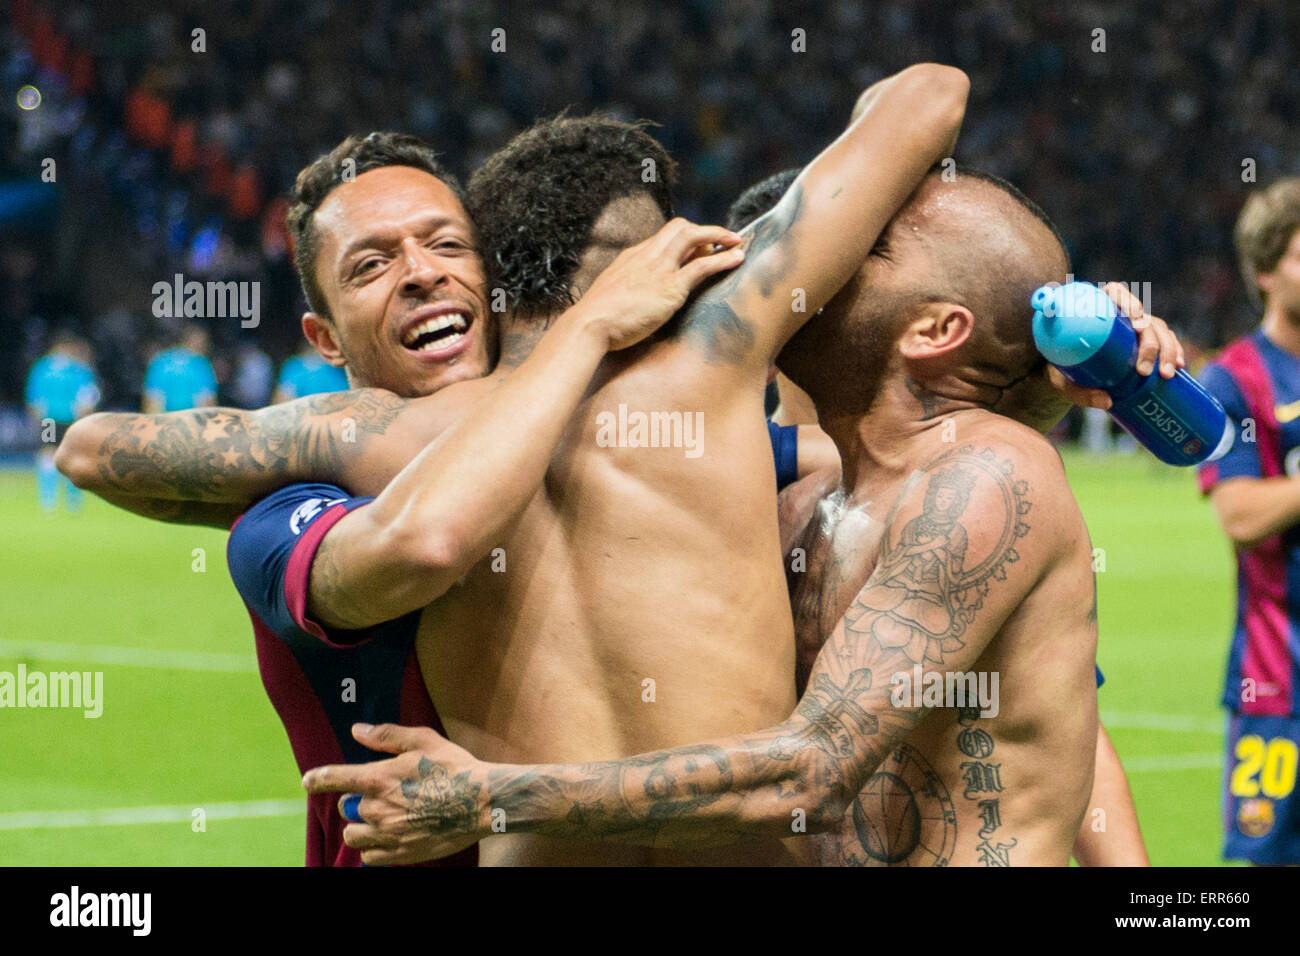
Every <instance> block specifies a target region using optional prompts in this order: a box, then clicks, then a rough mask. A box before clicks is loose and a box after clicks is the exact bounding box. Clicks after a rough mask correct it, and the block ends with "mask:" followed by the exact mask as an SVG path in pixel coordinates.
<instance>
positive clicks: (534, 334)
mask: <svg viewBox="0 0 1300 956" xmlns="http://www.w3.org/2000/svg"><path fill="white" fill-rule="evenodd" d="M554 318H555V316H533V317H530V318H526V319H525V318H518V317H516V316H510V317H509V318H508V319H506V320H505V322H503V323H502V326H501V355H500V357H499V358H498V359H497V368H498V369H511V368H518V367H519V366H520V365H521V364H522V363H523V361H524V359H526V358H528V356H530V355H532V354H533V349H535V348H537V343H538V342H540V341H541V340H542V336H543V335H545V334H546V329H547V328H548V327H549V326H550V324H551V322H552V321H553V320H554Z"/></svg>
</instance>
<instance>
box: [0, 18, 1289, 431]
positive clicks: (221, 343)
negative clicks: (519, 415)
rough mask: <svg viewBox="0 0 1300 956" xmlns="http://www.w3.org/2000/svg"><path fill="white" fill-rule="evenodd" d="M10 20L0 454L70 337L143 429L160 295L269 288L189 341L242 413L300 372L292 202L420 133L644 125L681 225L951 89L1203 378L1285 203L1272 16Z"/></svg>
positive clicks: (1285, 76)
mask: <svg viewBox="0 0 1300 956" xmlns="http://www.w3.org/2000/svg"><path fill="white" fill-rule="evenodd" d="M5 2H7V6H8V10H7V14H8V15H7V17H5V18H4V21H3V23H0V68H2V69H3V75H4V80H5V83H4V89H5V91H6V94H7V98H8V100H7V104H6V107H5V109H4V111H3V122H4V127H5V128H4V134H3V148H2V151H0V335H2V336H3V337H4V341H5V342H6V346H5V348H4V349H3V350H0V404H3V403H9V404H10V406H11V408H12V412H13V415H12V416H11V418H10V419H9V421H10V423H11V425H10V426H5V425H4V424H3V423H0V445H3V444H5V436H6V435H10V433H11V432H12V430H13V428H15V427H17V426H16V425H13V424H12V423H13V422H16V421H17V420H18V419H19V418H20V417H21V414H22V413H21V401H22V390H23V380H24V377H25V375H26V372H27V369H28V368H29V367H30V366H31V364H32V362H33V361H34V360H35V359H36V358H37V357H38V356H39V355H40V354H41V353H42V352H43V351H44V349H45V348H46V347H47V346H48V344H49V342H50V341H51V339H52V338H53V336H54V335H55V333H56V331H57V330H58V329H60V328H64V327H70V328H74V329H77V330H80V331H81V332H82V333H83V334H84V335H86V336H87V337H89V339H90V340H91V342H92V345H93V349H94V356H95V359H94V360H95V365H96V368H97V371H98V373H99V376H100V380H101V387H102V392H103V403H102V404H101V406H100V407H106V408H111V407H139V403H140V398H141V392H142V387H143V382H144V374H145V366H146V364H147V362H148V359H149V357H150V355H151V354H152V353H153V352H154V351H157V350H159V349H162V348H165V347H167V346H168V345H171V344H172V343H173V341H174V340H175V339H176V338H177V337H178V336H180V335H181V334H182V329H180V328H179V327H178V323H176V322H175V321H174V320H169V319H159V318H157V317H155V316H154V314H153V311H152V310H151V303H152V300H153V296H152V293H151V291H150V290H151V289H152V287H153V285H154V283H156V282H159V281H165V282H170V281H171V280H172V277H173V275H175V274H177V273H183V274H184V276H185V278H186V279H199V280H200V281H202V280H204V279H208V278H213V279H220V280H223V281H224V280H248V281H257V282H260V283H261V286H260V289H261V295H260V303H261V324H260V325H259V326H258V327H256V328H243V327H241V322H240V321H239V319H238V318H228V319H210V320H208V330H207V331H208V333H209V335H210V338H211V342H212V349H213V355H212V358H213V365H214V368H215V371H216V378H217V381H218V384H219V390H220V391H219V399H220V400H221V401H222V402H229V403H231V404H248V403H250V402H256V401H257V396H258V394H259V389H260V386H259V387H258V388H252V389H249V388H248V386H247V381H246V379H247V376H248V375H249V374H252V373H250V372H249V371H248V368H247V367H246V366H248V363H252V365H253V366H255V367H256V368H257V369H265V368H266V367H267V366H268V364H269V363H268V359H269V360H272V361H274V362H277V363H278V362H279V361H281V360H283V359H284V358H285V357H286V356H288V355H290V354H291V353H292V352H294V351H296V350H297V349H298V348H299V346H300V333H299V331H298V315H299V313H300V311H301V309H302V304H301V299H300V294H299V291H298V288H297V283H296V280H295V279H294V276H293V271H292V267H291V262H290V254H289V248H288V237H287V234H286V231H285V227H284V213H285V208H286V207H285V202H284V198H283V196H284V194H285V191H286V190H287V188H288V187H289V185H290V184H291V183H292V181H293V177H294V175H295V173H296V172H297V170H298V169H299V168H300V167H301V166H302V165H304V164H305V163H306V162H308V161H309V160H310V159H312V158H314V157H315V156H316V155H318V154H319V153H321V152H324V151H326V150H328V149H329V148H330V147H332V146H333V145H335V144H336V143H337V142H338V140H340V139H341V138H342V137H343V136H344V135H346V134H348V133H351V132H358V131H362V132H364V131H367V130H370V129H380V128H391V129H399V130H402V131H406V132H411V133H415V134H418V135H420V136H422V137H425V138H427V139H428V140H429V141H430V142H432V143H433V144H434V145H435V146H436V147H437V148H438V149H439V150H440V151H442V152H443V154H444V157H445V158H446V160H447V161H448V162H449V164H450V165H451V167H452V168H453V169H455V170H457V171H458V172H459V173H461V174H462V175H466V174H468V172H469V171H471V170H472V169H473V168H474V167H475V166H476V165H477V164H478V163H479V162H480V161H481V160H482V159H484V158H485V157H486V156H487V155H488V154H489V153H490V152H491V151H493V150H494V149H496V148H497V147H499V146H501V145H503V144H504V143H505V141H506V140H507V139H508V138H509V137H510V136H512V135H513V134H514V133H516V132H518V131H519V130H521V129H523V128H524V127H526V126H527V125H528V124H529V123H530V122H532V121H533V120H534V119H535V118H537V117H540V116H543V115H548V114H551V113H554V112H556V111H558V110H560V109H562V108H565V107H570V108H571V109H572V110H574V111H575V112H585V111H588V110H591V109H594V108H605V109H608V110H610V111H611V112H613V113H614V114H616V115H618V116H619V117H621V118H629V119H630V118H635V117H646V118H649V119H651V120H654V121H655V122H657V123H659V124H661V125H660V127H659V129H658V130H657V131H656V135H657V136H658V137H659V138H660V139H661V140H662V141H663V142H664V144H665V145H666V146H667V147H668V149H669V151H670V152H672V153H673V154H674V155H675V156H676V157H677V158H678V159H679V160H680V161H681V163H682V165H683V174H682V177H681V178H682V181H681V183H680V184H679V187H678V190H677V194H678V197H679V212H680V213H681V214H683V215H685V216H687V217H689V218H692V219H696V220H697V221H720V220H721V219H722V217H723V214H724V211H725V209H726V206H727V205H728V203H729V202H730V201H731V200H732V199H733V198H734V197H735V196H736V195H737V194H738V193H739V192H740V191H741V190H742V189H743V188H744V187H745V186H747V185H749V184H750V183H752V182H754V181H755V180H757V179H759V178H761V177H763V176H766V175H768V174H769V173H771V172H774V171H776V170H778V169H781V168H784V167H787V166H791V165H796V164H800V163H803V162H805V161H807V160H808V159H810V158H811V157H812V156H813V155H815V153H816V152H817V150H818V148H819V146H820V145H822V144H824V143H826V142H827V141H829V140H830V139H831V138H833V137H834V136H835V135H836V133H837V132H838V130H839V129H840V128H841V127H842V125H843V124H844V122H845V121H846V119H847V117H848V115H849V112H850V109H851V108H852V105H853V102H854V99H855V98H856V96H857V94H858V93H859V92H860V91H861V90H862V88H863V87H865V86H867V85H868V84H870V83H871V82H873V81H874V80H876V79H879V78H881V77H883V76H885V75H887V74H889V73H891V72H893V71H895V70H898V69H900V68H902V67H903V66H905V65H907V64H908V63H910V62H915V61H919V60H938V61H941V62H948V63H953V64H955V65H957V66H960V67H961V68H963V69H964V70H966V71H967V72H968V73H969V74H970V76H971V79H972V84H973V85H972V95H971V103H970V107H969V109H968V111H967V121H966V125H965V128H964V130H963V135H962V139H961V142H960V144H959V147H958V151H957V158H958V159H959V160H960V161H962V162H964V163H968V164H971V165H974V166H978V167H981V168H984V169H987V170H989V171H991V172H995V173H998V174H1000V175H1002V176H1005V177H1007V178H1008V179H1010V180H1011V181H1013V182H1015V183H1016V184H1017V185H1019V186H1021V187H1022V188H1023V189H1024V190H1025V191H1026V192H1027V193H1028V194H1029V196H1030V197H1032V198H1033V199H1035V200H1037V201H1038V202H1039V203H1040V204H1042V205H1043V206H1044V207H1045V208H1046V209H1047V211H1048V212H1049V214H1050V215H1051V216H1052V217H1053V218H1054V219H1055V220H1056V222H1057V224H1058V226H1059V227H1060V229H1061V231H1062V233H1063V234H1064V235H1065V236H1066V238H1067V240H1068V242H1069V244H1070V247H1071V251H1072V255H1073V259H1074V267H1075V273H1076V275H1077V276H1078V277H1079V278H1083V279H1087V280H1091V281H1103V280H1117V281H1123V282H1133V283H1136V282H1150V283H1151V290H1152V297H1151V303H1150V305H1151V308H1152V310H1153V311H1155V312H1156V313H1158V314H1160V315H1163V316H1165V317H1166V318H1167V319H1169V320H1170V322H1171V324H1173V325H1174V326H1175V327H1176V328H1177V330H1178V331H1179V333H1180V334H1181V335H1182V336H1183V337H1184V338H1185V340H1187V341H1188V342H1192V343H1198V344H1200V345H1201V346H1203V347H1207V348H1213V347H1215V346H1216V345H1218V344H1220V343H1222V342H1224V341H1226V340H1227V339H1228V338H1229V337H1231V336H1233V335H1236V334H1239V333H1240V332H1242V331H1243V330H1245V329H1246V328H1247V327H1249V326H1250V325H1251V324H1252V323H1253V321H1255V318H1254V313H1253V312H1252V311H1251V309H1250V307H1249V305H1248V303H1247V300H1246V297H1245V290H1244V287H1243V285H1242V283H1241V282H1240V280H1239V278H1238V276H1237V273H1236V268H1235V264H1234V259H1233V255H1232V247H1231V227H1232V222H1233V219H1234V217H1235V216H1236V213H1237V211H1238V210H1239V208H1240V206H1241V203H1242V201H1243V199H1244V196H1245V194H1246V192H1247V191H1248V190H1250V189H1251V188H1253V187H1254V186H1255V185H1256V182H1255V180H1257V181H1258V182H1259V183H1267V182H1269V181H1271V180H1272V179H1274V178H1277V177H1278V176H1281V175H1287V174H1296V173H1300V148H1297V147H1300V127H1297V126H1296V125H1295V124H1294V123H1291V122H1288V119H1289V118H1293V117H1295V116H1297V115H1300V72H1296V71H1294V70H1288V69H1287V68H1286V65H1287V64H1288V62H1289V61H1290V59H1291V58H1292V57H1293V55H1294V51H1295V49H1296V48H1297V46H1300V5H1297V4H1292V3H1268V2H1264V0H1159V2H1151V3H1146V4H1141V5H1132V4H1122V3H1112V2H1100V0H1097V2H1080V3H1074V4H1052V5H1051V8H1050V9H1049V8H1047V7H1046V6H1038V7H1036V6H1034V5H1030V4H1010V3H1005V2H999V0H979V2H975V3H970V4H963V5H961V9H957V8H956V6H955V5H953V4H951V3H949V2H947V0H883V2H879V3H871V4H865V3H862V2H861V0H832V2H827V3H821V4H816V5H810V6H809V7H808V8H807V9H800V8H798V7H797V5H793V4H787V3H782V2H779V0H684V2H680V3H676V4H592V3H590V2H575V0H570V2H561V3H558V4H555V5H553V6H552V7H551V9H550V12H548V13H544V14H539V13H537V12H536V11H533V10H528V11H527V12H524V10H523V9H521V8H520V6H519V5H516V4H511V3H508V2H496V0H493V2H471V0H441V2H438V3H427V4H406V3H400V2H395V0H392V2H389V0H378V2H362V3H349V2H344V0H308V2H283V0H281V2H272V0H233V2H219V3H214V2H211V0H170V2H169V3H167V4H166V5H165V7H164V6H163V5H161V4H158V3H157V2H156V0H148V2H144V0H115V2H113V3H89V2H68V0H59V2H53V0H5ZM497 30H503V31H504V34H500V33H495V34H494V31H497ZM1099 30H1100V31H1104V33H1098V32H1097V31H1099ZM196 31H200V32H196ZM794 31H803V32H802V34H797V33H794ZM801 41H802V45H803V49H802V51H800V52H795V51H794V50H793V49H792V44H794V45H798V44H800V42H801ZM502 43H504V50H502V49H500V47H501V45H502ZM494 46H495V47H496V49H494ZM25 85H30V86H32V87H34V88H35V90H36V91H38V92H39V95H40V103H39V105H38V106H36V107H35V108H30V107H31V105H32V102H33V98H34V95H33V93H32V92H31V91H25V92H24V93H23V94H19V95H16V93H17V91H19V90H20V88H22V87H24V86H25ZM47 160H53V166H52V169H53V170H54V171H55V172H54V182H52V183H50V182H45V181H43V180H42V172H43V171H44V170H45V169H46V168H47V167H48V163H47V162H46V161H47ZM1248 160H1249V161H1250V162H1247V161H1248ZM1252 170H1253V173H1254V177H1253V178H1251V177H1250V176H1249V172H1250V171H1252ZM521 185H524V186H526V184H521ZM241 374H242V375H244V376H245V384H244V385H243V386H240V385H239V384H238V383H239V382H240V380H241V379H240V376H241ZM259 375H261V376H263V377H265V376H264V375H263V373H261V372H256V373H255V374H254V378H255V379H256V378H257V376H259ZM261 390H262V391H265V392H266V393H267V395H269V390H270V385H269V384H267V385H266V387H265V389H261ZM10 437H12V436H10Z"/></svg>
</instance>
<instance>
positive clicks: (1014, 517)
mask: <svg viewBox="0 0 1300 956" xmlns="http://www.w3.org/2000/svg"><path fill="white" fill-rule="evenodd" d="M943 488H946V489H948V491H949V492H951V494H946V495H940V494H938V493H937V492H938V491H939V490H940V489H943ZM963 494H964V495H965V499H964V500H963ZM940 498H942V499H943V500H945V501H949V502H950V503H949V504H948V505H947V506H944V507H945V508H946V510H943V511H936V508H940V505H939V504H938V503H937V502H938V501H939V499H940ZM1062 502H1068V503H1070V506H1072V502H1073V499H1072V497H1070V495H1069V493H1068V488H1067V486H1066V484H1065V475H1064V472H1063V471H1062V469H1061V465H1060V461H1059V459H1058V458H1057V457H1056V455H1055V454H1054V453H1053V452H1052V451H1051V450H1050V448H1048V447H1047V446H1046V445H1044V446H1043V447H1042V448H1038V447H1034V448H1031V449H1020V448H1014V447H1009V446H999V447H995V448H985V449H980V450H976V449H972V448H962V449H959V450H954V451H952V452H949V453H947V454H945V455H943V456H942V457H940V458H939V459H937V460H936V461H934V462H933V463H931V464H930V465H929V466H928V467H927V468H926V469H925V470H924V472H923V473H922V474H920V475H919V476H918V477H917V478H915V479H913V480H912V481H911V482H909V484H908V486H907V487H906V488H905V489H904V491H903V492H902V494H901V495H900V496H899V499H898V501H897V502H896V503H895V506H894V510H893V514H892V515H891V517H890V519H889V521H888V525H889V530H888V533H887V536H886V539H885V543H884V544H883V545H882V560H881V561H880V564H879V566H878V569H877V571H876V573H874V574H873V575H872V577H871V579H870V580H869V581H868V582H867V584H866V585H865V586H864V587H863V589H862V591H861V592H860V593H859V594H858V596H857V598H856V600H855V601H854V603H853V605H852V607H850V608H849V610H848V612H847V613H846V614H845V615H844V617H843V618H842V619H841V620H840V621H839V623H838V624H837V625H836V626H835V629H834V631H833V633H832V634H831V637H830V639H829V640H828V641H827V643H826V645H825V646H824V647H823V649H822V651H821V654H820V655H819V656H818V657H817V660H816V662H815V664H814V667H813V672H812V678H811V680H810V682H809V688H808V690H807V692H806V693H805V694H804V696H803V698H802V699H801V700H800V702H799V705H798V708H797V710H796V712H795V713H794V714H793V715H792V716H791V717H790V718H789V719H788V720H787V721H785V722H784V723H783V724H780V725H778V726H776V727H772V728H769V729H767V730H764V731H759V732H756V733H752V734H745V735H738V736H735V737H730V738H726V739H723V740H718V741H713V742H709V743H704V744H698V745H692V746H685V747H676V748H673V749H670V750H663V751H659V752H656V753H650V754H643V755H641V756H637V757H631V758H627V759H624V760H616V761H604V762H600V763H589V764H555V765H537V766H505V765H492V764H485V763H481V762H479V761H476V760H475V759H474V758H473V757H471V756H470V755H469V754H468V753H467V752H466V751H464V750H462V749H461V748H459V747H455V746H454V745H452V744H450V743H448V742H446V741H444V740H443V739H442V738H441V737H439V736H438V735H437V734H435V733H434V732H433V731H431V730H427V729H425V730H411V729H406V728H395V727H391V726H385V727H381V728H372V729H362V730H359V731H358V733H357V736H358V739H359V740H361V741H362V742H363V743H365V744H366V745H367V746H370V747H372V748H373V749H380V750H388V751H390V752H399V753H400V755H399V756H397V757H395V758H392V759H391V760H387V761H382V762H378V763H370V764H364V765H361V766H331V767H323V768H317V769H316V770H312V771H310V772H309V773H308V774H307V775H306V776H305V777H304V786H305V787H307V789H308V790H310V791H312V792H320V791H341V792H347V791H358V792H360V793H362V794H363V799H362V801H361V804H360V813H361V816H362V818H363V819H364V820H365V821H366V823H365V824H354V825H352V826H349V827H348V831H347V832H346V833H345V837H346V838H347V839H348V842H349V844H350V845H353V846H357V847H360V848H361V849H363V850H364V851H366V852H365V853H364V854H363V857H364V859H365V860H366V861H367V862H370V863H392V862H410V861H411V860H413V859H421V858H428V857H430V856H443V855H446V854H448V853H451V852H454V851H456V850H458V849H461V848H463V847H464V846H466V845H468V844H469V843H472V842H474V841H475V840H477V839H480V838H482V837H484V836H490V835H491V834H492V833H493V832H501V827H502V826H504V827H505V831H506V832H514V833H519V832H530V833H540V834H545V835H548V836H567V837H575V838H580V839H588V840H591V839H597V840H610V841H616V842H627V843H636V844H643V845H650V846H657V847H666V848H691V847H696V848H698V847H709V846H721V845H725V844H730V843H733V842H736V841H738V840H741V839H746V838H752V837H782V836H790V835H791V833H792V826H791V824H792V822H793V821H795V820H796V819H803V820H805V821H806V824H807V829H808V830H809V831H810V832H811V831H817V830H823V829H829V828H831V827H833V826H834V825H835V824H836V823H837V822H838V821H839V820H840V819H841V818H842V816H843V814H844V813H845V811H846V808H847V807H848V806H849V805H850V803H851V802H852V800H853V799H854V798H855V797H856V796H857V794H858V792H859V791H860V790H861V788H862V786H863V785H864V784H865V783H866V781H867V780H868V778H869V777H870V776H871V774H872V773H873V772H874V770H875V769H876V767H877V766H878V765H879V764H880V762H881V761H882V760H883V759H884V757H885V756H886V755H887V754H888V753H889V752H890V751H891V750H893V749H894V747H895V746H897V744H898V743H900V742H901V741H902V739H903V738H904V737H905V736H906V735H907V733H908V732H909V731H910V730H911V729H912V728H913V727H914V726H915V725H916V724H917V722H918V721H919V720H920V719H921V718H922V717H923V716H924V714H925V712H926V711H925V709H924V708H921V707H914V706H898V705H896V704H895V702H894V701H893V700H892V699H891V692H892V690H893V688H892V685H891V677H892V675H894V674H896V673H900V672H901V673H911V671H912V668H913V666H914V665H918V664H919V665H920V666H921V667H922V668H923V670H926V671H929V670H969V669H971V668H972V666H973V665H974V663H975V661H976V660H977V659H978V658H979V656H980V654H981V653H982V651H983V650H984V648H985V647H986V646H987V644H988V642H989V640H990V639H991V638H992V637H993V635H995V634H996V633H997V632H998V631H999V630H1000V629H1001V627H1002V625H1003V623H1004V622H1005V620H1006V619H1007V617H1008V616H1009V615H1010V613H1011V612H1012V611H1013V610H1014V609H1015V608H1016V607H1017V606H1018V605H1019V604H1020V603H1021V601H1022V600H1023V599H1024V597H1025V596H1026V595H1027V594H1028V593H1029V592H1030V591H1031V590H1032V589H1033V588H1034V587H1035V585H1036V584H1037V582H1038V581H1039V580H1040V579H1041V578H1042V576H1043V575H1044V574H1046V573H1047V571H1048V570H1049V569H1050V568H1051V567H1052V566H1053V565H1054V564H1055V562H1057V561H1058V560H1059V559H1060V557H1061V555H1062V554H1064V553H1068V549H1069V548H1070V547H1072V546H1074V545H1076V544H1077V542H1070V541H1066V540H1063V537H1064V536H1062V535H1061V534H1060V533H1059V532H1056V533H1054V532H1053V529H1052V525H1053V518H1054V517H1055V515H1054V514H1053V513H1052V509H1053V508H1057V507H1064V506H1065V505H1063V504H1062ZM1036 512H1037V513H1039V514H1040V518H1041V519H1042V520H1041V521H1040V520H1038V519H1035V516H1034V515H1035V513H1036ZM923 517H924V522H921V519H922V518H923ZM945 522H946V523H948V528H949V530H948V532H947V534H948V540H950V541H956V540H957V539H959V538H960V537H961V536H960V535H959V534H958V533H957V531H958V529H961V530H964V532H965V539H966V541H965V548H966V561H965V566H966V567H968V568H973V569H975V570H973V571H972V572H970V573H968V574H967V575H966V576H965V577H963V578H962V579H960V580H952V579H950V580H948V581H947V582H946V584H945V585H943V591H944V593H942V594H940V593H934V594H927V595H925V596H924V598H922V599H921V600H923V601H924V603H925V604H926V605H928V606H929V607H930V608H931V610H932V609H933V607H935V606H939V605H942V606H943V607H945V608H948V609H951V614H950V616H949V617H948V618H947V620H946V622H942V621H937V620H936V619H934V618H933V617H931V616H930V615H927V614H920V613H917V609H916V608H913V607H911V606H910V605H909V604H908V603H907V602H908V601H915V600H916V588H917V586H918V585H917V583H916V581H915V580H913V579H911V578H907V579H906V580H904V579H902V578H900V577H899V574H900V572H897V571H890V570H887V569H889V568H890V567H891V566H892V563H891V562H890V561H889V560H888V558H889V557H890V556H891V555H892V554H893V553H895V552H897V551H901V550H902V549H904V548H906V547H907V546H908V544H909V538H910V537H911V536H913V535H915V534H917V533H918V531H917V530H916V529H917V528H919V527H920V526H921V524H922V523H923V524H924V525H925V527H926V528H927V529H929V530H927V531H926V532H925V533H927V534H931V533H933V529H934V527H935V526H936V523H937V524H938V525H940V526H942V525H943V524H944V523H945ZM901 573H906V571H905V570H904V572H901ZM934 587H936V588H937V587H938V585H935V586H934ZM921 618H925V619H926V620H927V621H928V624H927V626H925V627H922V626H920V625H918V624H917V623H916V622H917V620H919V619H921ZM494 824H496V826H495V827H494Z"/></svg>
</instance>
